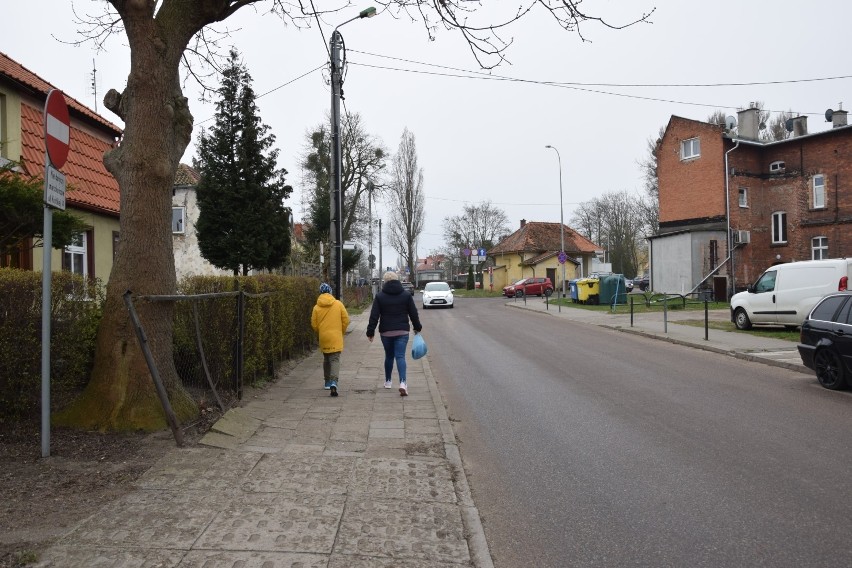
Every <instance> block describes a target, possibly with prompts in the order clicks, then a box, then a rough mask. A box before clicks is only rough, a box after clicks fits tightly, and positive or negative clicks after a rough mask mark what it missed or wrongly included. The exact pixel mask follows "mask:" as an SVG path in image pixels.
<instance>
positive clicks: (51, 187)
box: [41, 89, 71, 458]
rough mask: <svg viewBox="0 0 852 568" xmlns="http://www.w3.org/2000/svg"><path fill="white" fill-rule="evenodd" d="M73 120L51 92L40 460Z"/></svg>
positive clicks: (45, 451) (46, 433)
mask: <svg viewBox="0 0 852 568" xmlns="http://www.w3.org/2000/svg"><path fill="white" fill-rule="evenodd" d="M70 133H71V120H70V117H69V116H68V105H67V104H66V103H65V96H64V95H63V94H62V91H59V90H57V89H52V90H51V91H50V92H49V93H47V100H46V101H45V103H44V143H45V152H44V163H45V168H44V236H43V245H44V247H43V252H42V256H43V261H42V272H41V457H43V458H46V457H49V456H50V294H51V292H50V284H51V280H50V278H51V272H52V270H51V266H50V260H51V256H52V254H51V253H52V252H53V210H52V209H51V207H55V208H57V209H62V210H65V176H64V175H62V174H61V173H60V172H59V168H61V167H62V166H64V165H65V160H66V159H67V158H68V146H69V142H70Z"/></svg>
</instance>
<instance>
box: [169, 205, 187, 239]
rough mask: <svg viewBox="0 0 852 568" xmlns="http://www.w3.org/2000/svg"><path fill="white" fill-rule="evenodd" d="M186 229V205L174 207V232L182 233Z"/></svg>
mask: <svg viewBox="0 0 852 568" xmlns="http://www.w3.org/2000/svg"><path fill="white" fill-rule="evenodd" d="M185 229H186V207H172V233H175V234H179V235H182V234H183V233H184V232H185Z"/></svg>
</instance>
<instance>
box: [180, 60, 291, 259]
mask: <svg viewBox="0 0 852 568" xmlns="http://www.w3.org/2000/svg"><path fill="white" fill-rule="evenodd" d="M222 76H223V79H222V85H221V87H220V88H219V95H220V99H219V101H218V102H217V103H216V116H215V118H216V123H215V124H214V125H213V126H212V127H211V128H210V131H209V132H204V131H203V132H202V133H201V135H200V136H199V141H198V157H197V158H196V159H195V161H194V164H195V167H196V168H197V169H198V170H199V172H200V173H201V180H200V182H199V183H198V186H197V187H196V192H197V197H198V206H199V211H200V212H199V216H198V222H197V225H196V228H197V232H198V245H199V248H200V249H201V254H202V256H203V257H204V258H206V259H207V260H208V261H210V263H211V264H213V265H214V266H216V267H218V268H222V269H225V270H231V271H233V272H234V274H240V273H242V274H243V275H245V274H248V272H249V270H251V269H253V268H256V269H267V270H271V269H273V268H277V267H280V266H281V265H282V264H283V263H284V261H285V260H286V258H287V256H288V255H289V253H290V231H289V226H290V210H289V208H287V207H285V206H284V199H286V198H287V197H289V195H290V193H291V192H292V191H293V188H292V187H290V186H289V185H285V183H284V176H285V175H286V174H287V170H284V169H278V168H277V167H276V162H277V159H278V150H277V149H274V148H272V145H273V143H274V142H275V136H274V135H273V134H270V133H269V132H268V131H269V127H268V126H266V125H264V124H263V123H262V122H261V120H260V116H259V111H258V108H257V104H256V103H255V94H254V90H253V89H252V86H251V83H252V79H251V76H250V75H249V73H248V70H247V69H246V67H245V65H244V64H243V63H242V62H241V61H240V59H239V54H238V53H237V51H236V50H235V49H231V52H230V57H229V60H228V66H227V68H226V69H225V70H224V72H223V73H222Z"/></svg>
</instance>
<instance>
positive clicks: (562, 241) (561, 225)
mask: <svg viewBox="0 0 852 568" xmlns="http://www.w3.org/2000/svg"><path fill="white" fill-rule="evenodd" d="M545 148H550V149H551V150H554V151H555V152H556V158H557V159H558V160H559V246H560V247H561V249H562V250H560V251H559V264H561V265H562V298H563V299H564V298H565V261H566V260H567V259H566V258H565V221H563V220H562V156H560V155H559V150H557V149H556V148H554V147H553V146H551V145H550V144H548V145H547V146H545ZM559 311H560V312H561V311H562V302H559Z"/></svg>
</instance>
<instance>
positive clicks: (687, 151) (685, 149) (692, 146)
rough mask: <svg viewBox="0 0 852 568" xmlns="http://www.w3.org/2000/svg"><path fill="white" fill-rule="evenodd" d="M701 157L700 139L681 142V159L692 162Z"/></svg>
mask: <svg viewBox="0 0 852 568" xmlns="http://www.w3.org/2000/svg"><path fill="white" fill-rule="evenodd" d="M699 156H701V140H700V139H699V138H690V139H688V140H681V142H680V159H681V160H692V159H694V158H698V157H699Z"/></svg>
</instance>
